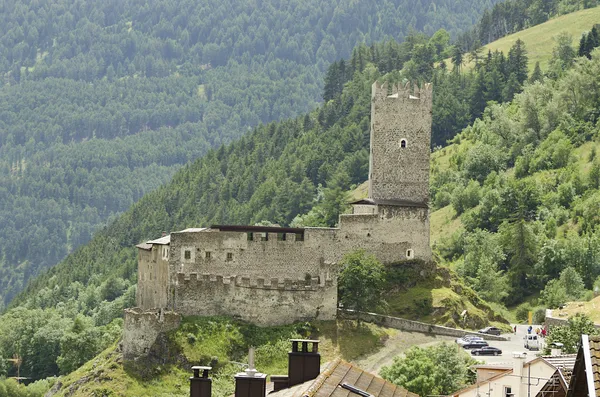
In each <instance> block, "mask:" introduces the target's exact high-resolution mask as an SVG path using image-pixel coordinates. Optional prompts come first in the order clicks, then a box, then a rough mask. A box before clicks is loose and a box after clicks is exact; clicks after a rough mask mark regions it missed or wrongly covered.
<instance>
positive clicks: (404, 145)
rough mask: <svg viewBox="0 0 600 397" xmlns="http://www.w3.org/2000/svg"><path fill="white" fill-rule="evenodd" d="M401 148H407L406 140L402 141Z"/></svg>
mask: <svg viewBox="0 0 600 397" xmlns="http://www.w3.org/2000/svg"><path fill="white" fill-rule="evenodd" d="M400 147H401V148H405V147H406V139H402V140H400Z"/></svg>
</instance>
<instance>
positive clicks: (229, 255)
mask: <svg viewBox="0 0 600 397" xmlns="http://www.w3.org/2000/svg"><path fill="white" fill-rule="evenodd" d="M227 260H228V261H232V260H233V253H231V252H228V253H227Z"/></svg>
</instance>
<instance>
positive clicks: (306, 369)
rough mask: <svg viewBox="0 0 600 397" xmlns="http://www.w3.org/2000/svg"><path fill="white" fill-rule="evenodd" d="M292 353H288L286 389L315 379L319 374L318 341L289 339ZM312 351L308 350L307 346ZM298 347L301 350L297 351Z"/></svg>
mask: <svg viewBox="0 0 600 397" xmlns="http://www.w3.org/2000/svg"><path fill="white" fill-rule="evenodd" d="M291 342H292V351H291V352H289V353H288V387H292V386H294V385H297V384H300V383H304V382H306V381H308V380H312V379H315V378H316V377H317V376H319V373H320V372H321V355H320V354H319V341H318V340H310V339H291ZM309 343H312V346H311V347H312V349H311V350H310V351H309V350H308V344H309ZM299 345H301V346H302V350H299V349H298V347H299Z"/></svg>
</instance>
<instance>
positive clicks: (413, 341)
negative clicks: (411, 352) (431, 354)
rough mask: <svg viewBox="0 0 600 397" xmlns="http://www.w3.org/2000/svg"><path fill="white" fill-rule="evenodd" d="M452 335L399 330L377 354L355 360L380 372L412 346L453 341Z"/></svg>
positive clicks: (363, 366)
mask: <svg viewBox="0 0 600 397" xmlns="http://www.w3.org/2000/svg"><path fill="white" fill-rule="evenodd" d="M454 339H455V338H452V337H450V336H434V335H425V334H421V333H417V332H402V331H397V332H395V333H394V334H393V335H392V336H390V337H389V338H388V340H386V341H385V343H384V346H383V348H381V349H380V350H379V351H378V352H376V353H375V354H371V355H369V356H367V357H361V358H359V359H357V360H355V361H354V362H355V364H357V365H358V366H359V367H361V368H363V369H364V370H366V371H369V372H372V373H375V374H376V373H379V370H380V369H381V367H383V366H384V365H390V364H391V363H392V361H393V360H394V357H396V356H397V355H400V354H402V353H404V352H405V351H406V350H408V349H409V348H410V347H412V346H421V347H425V346H430V345H433V344H435V343H439V342H443V341H453V340H454Z"/></svg>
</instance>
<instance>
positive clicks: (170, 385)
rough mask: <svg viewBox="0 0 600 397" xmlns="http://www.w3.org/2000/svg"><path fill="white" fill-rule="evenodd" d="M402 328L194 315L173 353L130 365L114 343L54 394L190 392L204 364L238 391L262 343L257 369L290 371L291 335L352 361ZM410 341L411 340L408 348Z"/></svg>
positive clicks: (130, 396) (216, 383)
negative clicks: (194, 373)
mask: <svg viewBox="0 0 600 397" xmlns="http://www.w3.org/2000/svg"><path fill="white" fill-rule="evenodd" d="M398 333H399V331H396V330H393V329H387V328H381V327H377V326H375V325H371V324H364V325H362V326H361V327H360V328H357V327H356V324H355V323H354V322H352V321H338V322H333V321H330V322H315V323H312V324H295V325H289V326H281V327H271V328H259V327H256V326H252V325H248V324H246V323H239V322H235V321H232V320H230V319H225V318H194V317H190V318H185V319H184V321H183V323H182V325H181V326H180V328H179V329H178V330H176V331H174V332H171V333H170V334H169V335H168V341H167V342H166V345H168V346H167V347H168V351H169V353H170V354H169V357H170V358H169V359H167V360H166V361H165V362H164V363H163V364H157V363H155V362H150V363H149V362H148V361H146V362H145V363H144V364H143V365H144V366H143V367H136V368H133V367H132V366H131V365H127V364H126V365H124V363H123V361H122V356H121V354H120V350H119V347H118V346H117V345H114V346H111V347H110V348H108V349H107V350H105V351H104V352H102V353H101V354H100V355H98V356H97V357H95V358H94V359H93V360H91V361H89V362H88V363H86V364H85V365H83V366H82V367H81V368H79V369H78V370H77V371H75V372H73V373H71V374H69V375H68V376H65V377H63V378H60V379H59V381H58V386H57V388H56V390H55V394H54V396H56V397H59V396H61V397H62V396H72V397H77V396H100V395H107V396H114V397H117V396H127V397H136V396H154V397H160V396H182V397H183V396H187V395H189V394H188V393H189V383H188V377H189V376H190V371H189V369H188V368H189V367H190V366H191V365H199V364H200V365H211V366H212V367H213V371H212V373H211V377H212V378H213V396H215V397H221V396H226V395H231V394H232V393H233V391H234V383H233V375H234V374H235V373H236V372H239V371H240V370H241V369H242V368H241V367H240V366H239V365H238V364H236V363H234V362H247V349H248V347H249V346H255V347H256V367H257V369H259V370H260V371H261V372H264V373H267V374H286V373H287V352H288V351H289V348H290V346H289V341H288V339H289V338H293V337H311V338H318V339H319V340H320V341H321V344H320V346H319V349H320V352H321V354H322V359H321V362H322V363H325V362H328V361H330V360H332V359H333V358H335V357H338V356H339V357H342V358H343V359H345V360H349V361H352V360H357V359H360V358H363V357H367V356H368V355H370V354H372V353H375V352H378V351H380V350H381V349H382V348H384V346H385V343H386V341H387V340H388V339H389V338H394V337H395V336H396V335H397V334H398ZM409 339H410V338H409ZM430 339H431V338H430ZM430 339H427V340H423V341H424V342H429V341H430ZM431 340H433V339H431ZM408 346H409V344H408V343H406V346H405V348H407V347H408ZM141 369H143V371H140V370H141ZM142 372H144V373H145V375H144V376H142V375H140V374H141V373H142Z"/></svg>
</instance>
